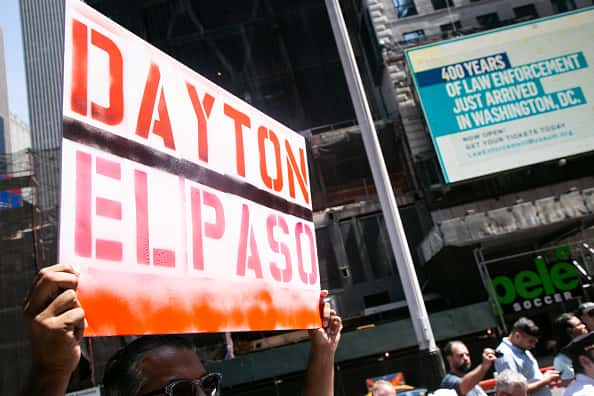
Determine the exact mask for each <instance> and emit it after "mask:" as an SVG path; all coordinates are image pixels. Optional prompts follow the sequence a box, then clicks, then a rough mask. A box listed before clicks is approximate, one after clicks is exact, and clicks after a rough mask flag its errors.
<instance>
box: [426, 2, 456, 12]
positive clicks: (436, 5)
mask: <svg viewBox="0 0 594 396" xmlns="http://www.w3.org/2000/svg"><path fill="white" fill-rule="evenodd" d="M431 3H433V9H435V10H441V9H442V8H446V7H453V6H454V2H453V1H452V0H431Z"/></svg>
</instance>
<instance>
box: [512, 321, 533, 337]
mask: <svg viewBox="0 0 594 396" xmlns="http://www.w3.org/2000/svg"><path fill="white" fill-rule="evenodd" d="M513 330H514V331H519V332H520V333H524V334H527V335H529V336H533V337H539V336H540V329H539V328H538V326H537V325H536V324H535V323H534V322H533V321H531V320H530V319H528V318H524V317H522V318H520V319H518V320H516V322H515V323H514V325H513Z"/></svg>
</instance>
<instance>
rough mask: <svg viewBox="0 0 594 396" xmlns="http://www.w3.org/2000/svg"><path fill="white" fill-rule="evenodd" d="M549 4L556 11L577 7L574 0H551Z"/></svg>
mask: <svg viewBox="0 0 594 396" xmlns="http://www.w3.org/2000/svg"><path fill="white" fill-rule="evenodd" d="M551 4H552V5H553V10H555V12H556V13H557V12H566V11H571V10H575V9H576V8H577V7H576V6H575V1H574V0H551Z"/></svg>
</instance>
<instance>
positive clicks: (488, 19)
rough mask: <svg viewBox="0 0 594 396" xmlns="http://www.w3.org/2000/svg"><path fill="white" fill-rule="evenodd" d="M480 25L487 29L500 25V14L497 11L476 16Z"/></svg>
mask: <svg viewBox="0 0 594 396" xmlns="http://www.w3.org/2000/svg"><path fill="white" fill-rule="evenodd" d="M476 20H477V21H478V23H479V25H481V27H483V28H486V29H492V28H495V27H497V26H499V16H498V15H497V13H496V12H492V13H490V14H485V15H480V16H477V17H476Z"/></svg>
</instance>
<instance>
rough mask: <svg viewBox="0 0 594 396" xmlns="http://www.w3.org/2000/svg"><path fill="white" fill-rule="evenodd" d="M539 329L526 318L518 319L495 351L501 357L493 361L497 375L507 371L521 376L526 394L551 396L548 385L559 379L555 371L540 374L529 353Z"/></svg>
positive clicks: (534, 344)
mask: <svg viewBox="0 0 594 396" xmlns="http://www.w3.org/2000/svg"><path fill="white" fill-rule="evenodd" d="M538 334H539V328H538V326H537V325H536V324H535V323H534V322H533V321H531V320H530V319H528V318H520V319H518V320H517V321H516V322H515V323H514V325H513V328H512V331H511V333H510V335H509V337H505V338H503V340H501V344H499V346H498V347H497V349H496V351H497V352H501V353H502V354H503V355H502V356H501V357H499V358H497V360H495V371H497V372H498V373H500V372H502V371H503V370H506V369H509V370H513V371H515V372H518V373H520V374H522V375H523V376H524V377H526V380H527V381H528V394H530V395H532V396H551V391H550V389H549V387H548V385H549V384H550V383H551V382H553V381H555V380H557V379H558V378H559V372H558V371H557V370H549V371H546V372H545V373H544V374H543V373H541V372H540V369H539V367H538V362H537V361H536V359H535V358H534V356H532V354H531V353H530V351H529V350H530V349H533V348H534V347H535V346H536V343H537V341H538Z"/></svg>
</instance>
